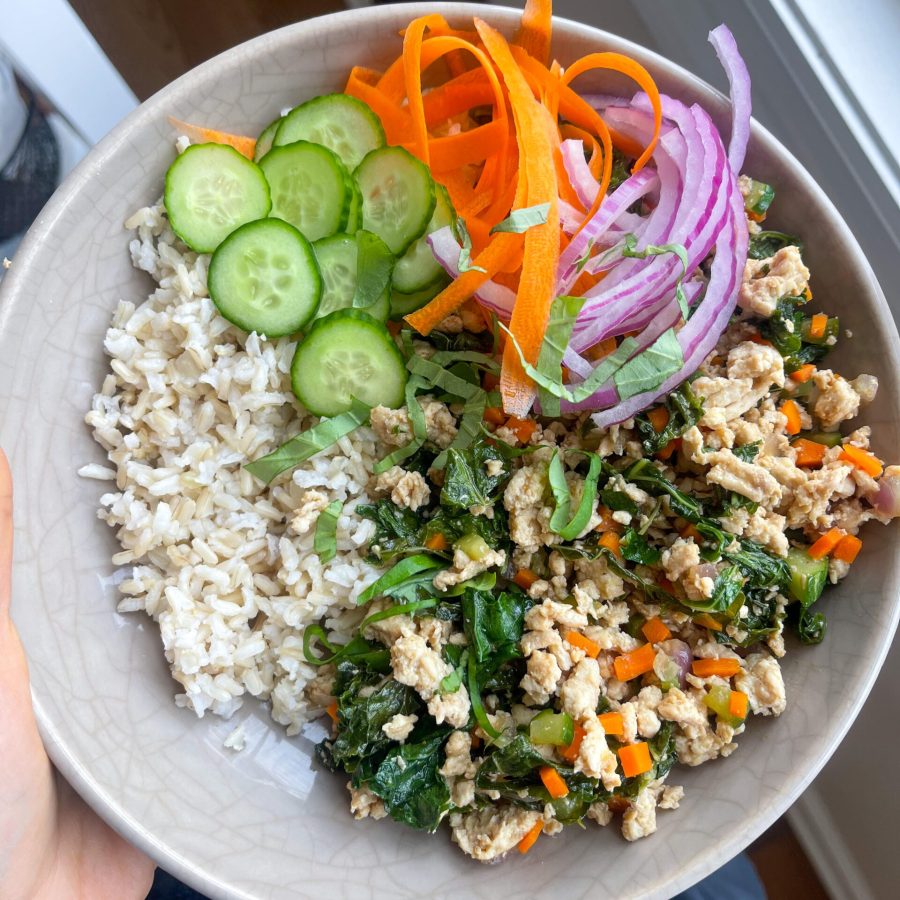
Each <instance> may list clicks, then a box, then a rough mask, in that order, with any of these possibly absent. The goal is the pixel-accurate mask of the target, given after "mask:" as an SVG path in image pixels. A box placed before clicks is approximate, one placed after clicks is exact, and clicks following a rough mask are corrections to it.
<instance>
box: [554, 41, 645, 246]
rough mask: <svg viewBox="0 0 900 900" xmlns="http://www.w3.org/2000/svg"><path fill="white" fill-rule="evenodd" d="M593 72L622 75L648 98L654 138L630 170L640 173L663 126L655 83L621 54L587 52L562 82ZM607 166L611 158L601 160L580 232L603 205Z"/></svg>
mask: <svg viewBox="0 0 900 900" xmlns="http://www.w3.org/2000/svg"><path fill="white" fill-rule="evenodd" d="M592 69H608V70H610V71H613V72H621V73H622V74H623V75H627V76H628V77H629V78H631V79H632V80H633V81H636V82H637V84H638V85H639V86H640V87H641V88H643V90H644V92H645V93H646V94H647V97H648V98H649V99H650V105H651V107H652V109H653V136H652V137H651V139H650V142H649V143H648V144H647V146H646V147H645V148H644V150H643V152H642V153H641V155H640V156H639V157H638V158H637V160H635V163H634V165H633V166H632V167H631V171H632V173H636V172H640V170H641V169H643V168H644V166H645V165H646V164H647V163H648V162H649V160H650V157H651V156H652V155H653V151H654V150H655V149H656V144H657V142H658V141H659V133H660V128H661V127H662V102H661V100H660V96H659V91H658V90H657V88H656V82H655V81H654V80H653V78H652V76H651V75H650V73H649V72H648V71H647V70H646V69H645V68H644V67H643V66H642V65H640V63H638V62H635V60H633V59H630V58H629V57H627V56H623V55H622V54H621V53H589V54H588V55H587V56H583V57H582V58H581V59H578V60H576V61H575V62H574V63H572V65H570V66H569V67H568V68H567V69H566V73H565V75H564V76H563V82H564V83H565V84H566V85H570V84H571V83H572V81H574V80H575V79H576V78H577V77H578V76H579V75H581V74H583V73H584V72H589V71H591V70H592ZM576 124H577V123H576ZM607 163H608V164H610V165H611V163H612V159H611V157H610V158H609V159H606V160H604V172H603V181H601V184H600V191H599V193H598V194H597V198H596V199H595V200H594V202H593V204H592V205H591V208H590V209H589V210H588V212H587V215H586V216H585V218H584V220H583V221H582V223H581V227H580V228H579V231H580V230H581V228H584V226H585V225H586V224H587V223H588V222H589V221H590V220H591V219H592V218H593V217H594V215H595V214H596V212H597V210H598V209H600V204H601V203H602V202H603V196H604V194H605V193H606V188H607V186H608V185H609V180H608V179H607V178H606V166H607Z"/></svg>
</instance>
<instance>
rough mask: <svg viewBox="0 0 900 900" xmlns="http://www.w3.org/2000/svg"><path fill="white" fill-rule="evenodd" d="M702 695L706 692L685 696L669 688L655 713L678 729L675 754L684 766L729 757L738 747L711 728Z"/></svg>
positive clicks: (691, 693)
mask: <svg viewBox="0 0 900 900" xmlns="http://www.w3.org/2000/svg"><path fill="white" fill-rule="evenodd" d="M704 696H706V691H705V690H692V691H690V692H689V693H685V692H684V691H682V690H681V689H680V688H672V689H671V690H669V691H668V692H667V693H666V695H665V696H664V697H663V699H662V702H661V703H660V704H659V706H658V707H657V710H656V711H657V713H658V715H659V716H660V718H663V719H667V720H668V721H670V722H674V723H675V724H676V725H677V726H678V729H677V730H676V732H675V751H676V753H677V755H678V759H679V761H680V762H682V763H684V764H685V765H687V766H699V765H700V764H701V763H704V762H706V761H707V760H710V759H715V758H716V757H717V756H728V755H730V754H731V753H732V752H733V751H734V750H736V749H737V744H732V743H730V736H729V737H728V738H727V739H726V738H725V737H723V736H721V735H719V734H717V733H716V732H715V731H713V729H712V728H711V727H710V724H709V718H708V713H709V710H708V709H707V707H706V706H705V705H704V703H703V700H702V698H703V697H704Z"/></svg>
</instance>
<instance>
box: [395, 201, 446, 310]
mask: <svg viewBox="0 0 900 900" xmlns="http://www.w3.org/2000/svg"><path fill="white" fill-rule="evenodd" d="M455 219H456V213H455V212H454V211H453V204H452V203H451V202H450V196H449V194H448V193H447V189H446V188H445V187H444V186H443V185H442V184H436V185H435V205H434V213H433V214H432V216H431V221H430V222H429V223H428V228H426V229H425V234H423V235H422V237H420V238H419V239H418V240H417V241H416V242H415V243H414V244H413V245H412V247H410V248H409V250H407V251H406V253H404V254H403V256H401V257H400V259H398V260H397V265H396V266H394V290H397V291H400V292H401V293H402V294H412V293H415V292H416V291H421V290H422V289H423V288H426V287H429V286H430V285H432V284H434V283H435V282H436V281H437V280H438V279H439V278H440V277H441V274H442V273H443V271H444V270H443V268H442V267H441V264H440V263H439V262H438V261H437V260H436V259H435V258H434V254H433V253H432V252H431V247H430V245H429V244H428V235H429V234H431V233H432V232H434V231H438V230H439V229H441V228H445V227H446V226H447V225H452V224H453V222H454V220H455Z"/></svg>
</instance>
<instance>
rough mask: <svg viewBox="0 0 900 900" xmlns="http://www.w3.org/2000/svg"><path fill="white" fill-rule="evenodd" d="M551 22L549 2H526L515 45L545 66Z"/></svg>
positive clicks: (531, 0) (551, 5) (550, 4)
mask: <svg viewBox="0 0 900 900" xmlns="http://www.w3.org/2000/svg"><path fill="white" fill-rule="evenodd" d="M552 20H553V3H552V2H551V0H528V2H527V3H526V4H525V10H524V12H523V13H522V24H521V25H520V26H519V33H518V34H517V35H516V43H517V44H518V45H519V46H520V47H522V48H523V49H524V50H526V51H527V52H528V53H530V54H531V55H532V56H533V57H534V58H535V59H537V60H540V61H541V62H542V63H544V64H546V62H547V59H548V58H549V56H550V28H551V22H552Z"/></svg>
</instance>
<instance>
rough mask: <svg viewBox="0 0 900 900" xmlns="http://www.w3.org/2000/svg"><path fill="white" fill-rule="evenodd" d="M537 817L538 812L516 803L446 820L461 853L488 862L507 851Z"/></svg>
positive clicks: (539, 816) (526, 831) (458, 815)
mask: <svg viewBox="0 0 900 900" xmlns="http://www.w3.org/2000/svg"><path fill="white" fill-rule="evenodd" d="M540 820H541V814H540V813H538V812H533V811H532V810H529V809H519V808H518V807H516V806H488V807H485V808H484V809H480V810H477V811H475V812H470V813H464V814H459V813H457V814H455V815H453V816H452V817H451V819H450V831H451V835H452V837H453V840H454V841H456V843H457V844H459V847H460V849H461V850H462V851H463V852H464V853H468V854H469V856H471V857H472V858H473V859H477V860H480V861H481V862H490V861H491V860H494V859H498V858H499V857H501V856H503V855H504V854H505V853H508V852H509V851H510V850H512V849H513V847H515V846H516V844H518V843H519V841H521V840H522V838H523V837H525V835H526V834H528V832H529V831H531V829H532V828H533V827H534V826H535V825H536V824H537V823H538V822H539V821H540Z"/></svg>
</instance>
